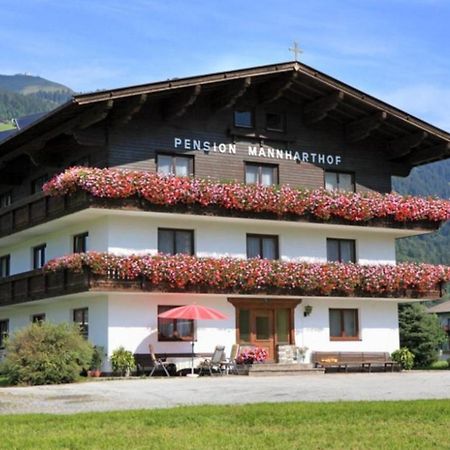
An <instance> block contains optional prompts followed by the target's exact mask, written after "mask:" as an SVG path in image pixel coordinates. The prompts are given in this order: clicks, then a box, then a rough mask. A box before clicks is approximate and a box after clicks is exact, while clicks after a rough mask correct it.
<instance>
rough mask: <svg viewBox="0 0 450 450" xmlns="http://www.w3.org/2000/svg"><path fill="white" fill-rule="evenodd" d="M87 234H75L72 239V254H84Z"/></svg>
mask: <svg viewBox="0 0 450 450" xmlns="http://www.w3.org/2000/svg"><path fill="white" fill-rule="evenodd" d="M88 237H89V233H88V232H86V233H81V234H76V235H75V236H74V237H73V252H74V253H85V252H86V250H87V240H88Z"/></svg>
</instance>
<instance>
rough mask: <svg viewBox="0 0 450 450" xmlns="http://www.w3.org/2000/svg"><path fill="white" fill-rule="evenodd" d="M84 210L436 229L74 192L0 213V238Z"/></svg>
mask: <svg viewBox="0 0 450 450" xmlns="http://www.w3.org/2000/svg"><path fill="white" fill-rule="evenodd" d="M87 208H102V209H121V210H128V211H129V210H137V211H154V212H165V213H179V214H194V215H202V216H222V217H239V218H248V219H266V220H284V221H291V222H292V221H295V222H299V223H301V222H312V223H328V224H338V225H357V226H361V227H364V226H366V227H367V226H370V227H379V228H396V229H407V230H416V231H434V230H436V229H438V228H439V226H440V224H441V222H438V221H427V220H422V221H405V222H398V221H395V220H392V219H391V218H379V219H372V220H368V221H362V222H352V221H349V220H344V219H339V218H329V219H327V220H323V219H320V218H317V217H314V216H311V215H304V216H295V215H292V214H286V215H284V216H282V217H280V216H279V215H277V214H274V213H270V212H253V211H231V210H229V209H226V208H221V207H216V206H207V207H204V206H201V205H191V204H177V205H155V204H153V203H151V202H149V201H147V200H146V199H144V198H142V197H138V196H133V197H127V198H104V197H95V196H93V195H92V194H89V193H87V192H85V191H81V190H79V191H76V192H74V193H72V194H67V195H62V196H45V195H44V194H43V193H40V194H36V195H33V196H30V197H28V198H27V199H24V200H22V201H20V202H17V203H14V204H12V205H11V206H9V207H8V208H3V209H1V210H0V238H2V237H5V236H8V235H11V234H13V233H17V232H19V231H22V230H25V229H28V228H32V227H34V226H36V225H40V224H43V223H46V222H49V221H51V220H55V219H58V218H60V217H63V216H66V215H69V214H73V213H75V212H78V211H81V210H84V209H87Z"/></svg>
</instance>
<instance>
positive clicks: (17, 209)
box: [0, 191, 90, 237]
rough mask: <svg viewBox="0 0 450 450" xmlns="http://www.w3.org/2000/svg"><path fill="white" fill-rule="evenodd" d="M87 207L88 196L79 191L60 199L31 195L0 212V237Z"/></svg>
mask: <svg viewBox="0 0 450 450" xmlns="http://www.w3.org/2000/svg"><path fill="white" fill-rule="evenodd" d="M89 206H90V196H89V195H88V194H86V193H85V192H81V191H80V192H77V193H75V194H73V195H65V196H61V197H49V196H45V195H44V194H43V193H39V194H35V195H32V196H30V197H28V198H26V199H23V200H21V201H19V202H17V203H13V204H12V205H11V206H9V207H8V208H3V209H1V210H0V237H4V236H8V235H10V234H13V233H17V232H18V231H22V230H25V229H27V228H31V227H34V226H36V225H40V224H42V223H45V222H48V221H50V220H54V219H57V218H59V217H62V216H65V215H67V214H72V213H74V212H76V211H80V210H82V209H85V208H88V207H89Z"/></svg>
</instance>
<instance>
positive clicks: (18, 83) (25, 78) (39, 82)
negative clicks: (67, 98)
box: [0, 74, 73, 95]
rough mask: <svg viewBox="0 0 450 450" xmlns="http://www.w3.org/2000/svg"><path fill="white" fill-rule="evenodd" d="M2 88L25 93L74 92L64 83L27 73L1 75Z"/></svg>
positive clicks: (0, 88)
mask: <svg viewBox="0 0 450 450" xmlns="http://www.w3.org/2000/svg"><path fill="white" fill-rule="evenodd" d="M0 90H2V91H8V92H15V93H16V94H24V95H28V94H35V93H37V92H66V93H68V94H72V93H73V91H72V89H70V88H68V87H67V86H64V85H63V84H59V83H55V82H54V81H50V80H46V79H45V78H41V77H36V76H33V75H25V74H17V75H0Z"/></svg>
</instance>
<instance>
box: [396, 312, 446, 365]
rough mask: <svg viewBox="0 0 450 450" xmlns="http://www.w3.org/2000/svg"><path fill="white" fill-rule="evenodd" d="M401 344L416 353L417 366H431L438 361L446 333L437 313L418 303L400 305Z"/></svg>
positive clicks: (415, 362)
mask: <svg viewBox="0 0 450 450" xmlns="http://www.w3.org/2000/svg"><path fill="white" fill-rule="evenodd" d="M399 326H400V345H401V346H402V347H407V348H408V349H409V350H410V351H411V352H412V353H414V356H415V359H414V366H415V367H429V366H430V364H431V363H433V362H434V361H437V359H438V354H439V346H440V345H441V344H442V343H444V342H445V340H446V335H445V332H444V330H443V329H442V325H441V324H440V322H439V319H438V318H437V316H436V314H429V313H428V312H427V310H426V308H425V306H423V305H420V304H418V303H412V304H406V305H400V306H399Z"/></svg>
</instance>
